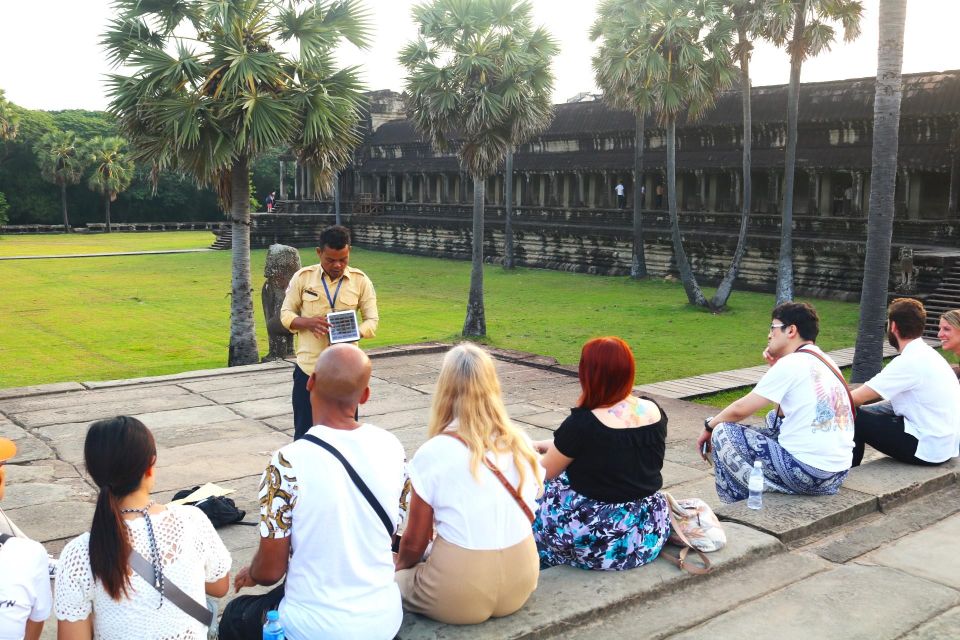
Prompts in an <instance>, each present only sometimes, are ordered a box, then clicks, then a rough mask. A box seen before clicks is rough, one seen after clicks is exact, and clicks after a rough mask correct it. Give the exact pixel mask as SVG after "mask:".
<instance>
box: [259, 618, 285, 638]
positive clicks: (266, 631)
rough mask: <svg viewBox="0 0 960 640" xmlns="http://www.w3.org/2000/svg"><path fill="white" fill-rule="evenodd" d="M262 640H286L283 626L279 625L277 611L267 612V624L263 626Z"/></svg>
mask: <svg viewBox="0 0 960 640" xmlns="http://www.w3.org/2000/svg"><path fill="white" fill-rule="evenodd" d="M263 640H286V635H284V633H283V625H282V624H280V612H279V611H267V622H266V623H265V624H264V625H263Z"/></svg>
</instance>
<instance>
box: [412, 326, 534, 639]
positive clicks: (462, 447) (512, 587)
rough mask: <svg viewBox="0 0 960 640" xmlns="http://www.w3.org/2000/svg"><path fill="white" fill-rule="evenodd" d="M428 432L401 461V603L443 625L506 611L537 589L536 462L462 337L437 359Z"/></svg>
mask: <svg viewBox="0 0 960 640" xmlns="http://www.w3.org/2000/svg"><path fill="white" fill-rule="evenodd" d="M427 434H428V436H429V439H428V440H427V441H426V442H425V443H424V444H423V446H421V447H420V449H419V450H418V451H417V453H416V455H415V456H414V457H413V460H412V461H411V462H410V465H409V472H410V480H411V484H412V490H411V492H410V515H409V519H408V521H407V529H406V531H405V532H404V535H403V538H402V540H401V542H400V552H399V553H398V554H397V582H398V583H399V585H400V593H401V595H402V596H403V606H404V608H405V609H406V610H407V611H411V612H414V613H420V614H423V615H425V616H427V617H429V618H433V619H435V620H439V621H440V622H446V623H449V624H476V623H479V622H483V621H484V620H487V619H488V618H490V617H501V616H506V615H509V614H511V613H513V612H515V611H517V610H518V609H519V608H520V607H522V606H523V604H524V603H525V602H526V601H527V598H529V597H530V594H531V593H533V590H534V589H536V587H537V578H538V577H539V571H540V569H539V562H538V559H537V547H536V544H535V543H534V541H533V535H532V532H531V529H530V525H531V522H532V521H533V518H534V516H533V512H534V510H535V509H536V498H537V495H538V494H539V493H540V491H541V489H542V487H543V468H542V467H541V466H540V463H539V460H538V456H537V454H536V452H535V451H534V449H533V446H532V444H531V442H530V440H529V439H528V438H527V436H526V435H525V434H524V433H523V432H522V431H520V430H519V429H518V428H517V427H515V426H514V425H513V423H511V421H510V419H509V418H508V417H507V411H506V408H505V407H504V406H503V399H502V396H501V392H500V381H499V380H498V379H497V373H496V370H495V369H494V365H493V360H492V359H491V358H490V356H489V355H487V354H486V353H485V352H484V351H482V350H481V349H479V348H477V347H475V346H473V345H470V344H462V345H459V346H457V347H454V348H453V349H451V350H450V351H449V352H448V353H447V355H446V356H445V357H444V359H443V367H442V368H441V370H440V377H439V378H438V380H437V389H436V393H435V394H434V397H433V405H432V407H431V409H430V421H429V424H428V427H427ZM434 528H436V538H435V539H434V540H433V543H432V550H431V552H430V554H429V556H428V557H427V558H426V560H424V561H421V560H422V558H423V556H424V552H425V551H426V550H427V546H428V544H429V543H430V538H431V535H432V533H433V530H434Z"/></svg>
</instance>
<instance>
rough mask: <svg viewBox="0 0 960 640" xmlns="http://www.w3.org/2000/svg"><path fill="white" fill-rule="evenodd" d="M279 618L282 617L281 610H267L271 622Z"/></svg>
mask: <svg viewBox="0 0 960 640" xmlns="http://www.w3.org/2000/svg"><path fill="white" fill-rule="evenodd" d="M279 619H280V612H279V611H267V620H269V621H270V622H276V621H277V620H279Z"/></svg>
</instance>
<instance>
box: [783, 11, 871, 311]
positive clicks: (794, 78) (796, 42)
mask: <svg viewBox="0 0 960 640" xmlns="http://www.w3.org/2000/svg"><path fill="white" fill-rule="evenodd" d="M862 15H863V3H861V2H860V0H771V2H770V20H769V22H768V24H767V29H768V33H769V36H770V40H771V41H773V43H774V44H776V45H777V46H786V48H787V52H788V54H789V55H790V84H789V85H788V87H787V145H786V146H787V149H786V160H785V162H784V170H783V175H784V184H783V219H782V221H781V223H780V262H779V265H778V269H777V303H778V304H779V303H781V302H786V301H788V300H792V299H793V181H794V172H795V168H796V164H797V119H798V117H799V111H800V70H801V68H802V66H803V61H804V60H806V59H807V58H809V57H813V56H816V55H818V54H819V53H820V52H822V51H829V50H830V46H831V45H832V44H833V41H834V37H835V28H834V26H833V25H835V24H837V23H839V24H840V25H841V26H842V27H843V39H844V40H845V41H846V42H850V41H852V40H854V39H856V37H857V36H858V35H860V17H861V16H862Z"/></svg>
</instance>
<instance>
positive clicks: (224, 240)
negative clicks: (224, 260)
mask: <svg viewBox="0 0 960 640" xmlns="http://www.w3.org/2000/svg"><path fill="white" fill-rule="evenodd" d="M213 233H214V234H215V235H216V236H217V239H216V240H214V241H213V244H212V245H210V248H211V249H216V250H218V251H219V250H223V249H230V248H232V247H233V225H230V224H224V225H221V227H220V228H219V229H217V230H216V231H214V232H213Z"/></svg>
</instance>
